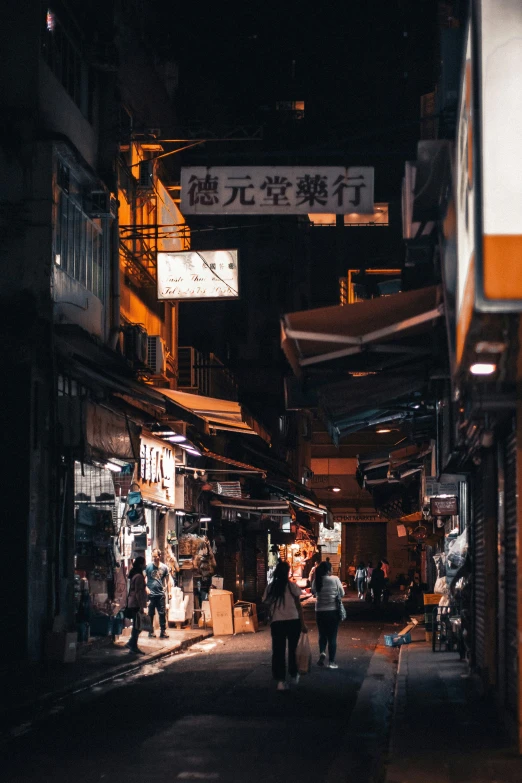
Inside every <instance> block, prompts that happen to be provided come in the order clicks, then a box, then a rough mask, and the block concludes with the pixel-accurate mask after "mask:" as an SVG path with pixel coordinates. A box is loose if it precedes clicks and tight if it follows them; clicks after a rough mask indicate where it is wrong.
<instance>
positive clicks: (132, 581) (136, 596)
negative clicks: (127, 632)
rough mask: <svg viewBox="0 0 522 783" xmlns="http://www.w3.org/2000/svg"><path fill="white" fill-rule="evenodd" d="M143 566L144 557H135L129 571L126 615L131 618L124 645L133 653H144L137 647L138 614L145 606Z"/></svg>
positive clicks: (145, 592) (138, 632)
mask: <svg viewBox="0 0 522 783" xmlns="http://www.w3.org/2000/svg"><path fill="white" fill-rule="evenodd" d="M144 568H145V558H144V557H136V558H135V559H134V562H133V564H132V568H131V570H130V571H129V594H128V596H127V610H126V615H127V617H128V618H129V619H131V620H132V631H131V638H130V640H129V642H128V644H127V645H126V646H127V648H128V650H129V652H131V653H133V654H134V655H145V653H144V652H143V650H140V649H139V648H138V638H139V635H140V628H139V625H138V614H139V613H140V612H144V611H145V609H146V607H147V591H146V589H145V578H144V576H143V570H144Z"/></svg>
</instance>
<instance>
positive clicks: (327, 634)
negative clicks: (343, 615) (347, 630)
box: [312, 562, 344, 669]
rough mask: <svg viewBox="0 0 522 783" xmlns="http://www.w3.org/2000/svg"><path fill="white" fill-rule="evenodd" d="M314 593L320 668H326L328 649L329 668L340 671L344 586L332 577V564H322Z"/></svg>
mask: <svg viewBox="0 0 522 783" xmlns="http://www.w3.org/2000/svg"><path fill="white" fill-rule="evenodd" d="M312 593H313V594H314V595H315V596H316V598H317V601H316V604H315V617H316V620H317V630H318V631H319V660H318V661H317V665H318V666H324V665H325V662H326V648H327V647H328V667H329V668H330V669H338V668H339V667H338V666H337V664H336V663H335V653H336V652H337V631H338V628H339V620H340V615H339V602H340V601H342V599H343V596H344V590H343V586H342V584H341V580H340V579H339V577H338V576H332V564H331V563H329V562H324V563H321V565H320V566H318V568H317V571H316V572H315V579H314V582H313V584H312Z"/></svg>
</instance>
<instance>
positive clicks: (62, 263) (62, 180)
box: [55, 163, 108, 302]
mask: <svg viewBox="0 0 522 783" xmlns="http://www.w3.org/2000/svg"><path fill="white" fill-rule="evenodd" d="M64 170H66V167H65V166H64V165H63V164H62V163H59V164H58V176H57V185H58V187H57V193H58V198H57V214H56V236H55V263H56V265H57V266H59V267H60V269H63V271H64V272H66V273H67V274H68V275H70V276H71V277H73V278H74V279H75V280H77V281H78V282H79V283H81V285H83V286H84V287H85V288H87V290H88V291H90V292H91V293H92V294H94V296H97V297H98V299H100V300H101V301H102V302H103V301H104V300H105V274H104V270H105V269H106V266H107V265H106V263H105V259H106V257H107V253H108V248H107V234H106V232H104V230H103V228H104V220H103V218H91V217H89V216H88V215H87V214H86V213H85V212H84V210H83V206H82V198H81V195H82V194H81V190H80V186H79V184H78V182H77V181H76V180H75V179H74V177H73V176H72V174H71V172H70V171H68V173H67V175H66V173H65V171H64Z"/></svg>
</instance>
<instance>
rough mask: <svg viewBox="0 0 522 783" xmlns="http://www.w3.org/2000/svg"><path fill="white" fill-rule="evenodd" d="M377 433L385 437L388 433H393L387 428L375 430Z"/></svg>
mask: <svg viewBox="0 0 522 783" xmlns="http://www.w3.org/2000/svg"><path fill="white" fill-rule="evenodd" d="M375 432H377V434H378V435H385V434H387V433H388V432H391V430H390V429H388V428H387V427H381V428H380V429H378V430H375Z"/></svg>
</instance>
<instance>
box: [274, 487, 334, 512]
mask: <svg viewBox="0 0 522 783" xmlns="http://www.w3.org/2000/svg"><path fill="white" fill-rule="evenodd" d="M268 487H269V488H270V489H271V490H273V491H274V492H275V493H277V494H280V495H281V496H283V497H286V498H288V500H289V501H290V503H291V504H292V505H293V506H294V508H295V509H296V510H298V511H304V512H305V513H307V514H317V515H318V516H321V517H322V516H326V514H327V513H328V509H327V508H326V506H323V505H322V504H321V503H319V502H318V501H317V499H316V498H315V495H314V493H313V492H311V491H310V490H308V489H307V488H306V487H304V486H302V485H297V484H296V483H295V482H290V481H287V482H282V481H277V480H272V479H271V480H270V481H269V482H268Z"/></svg>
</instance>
